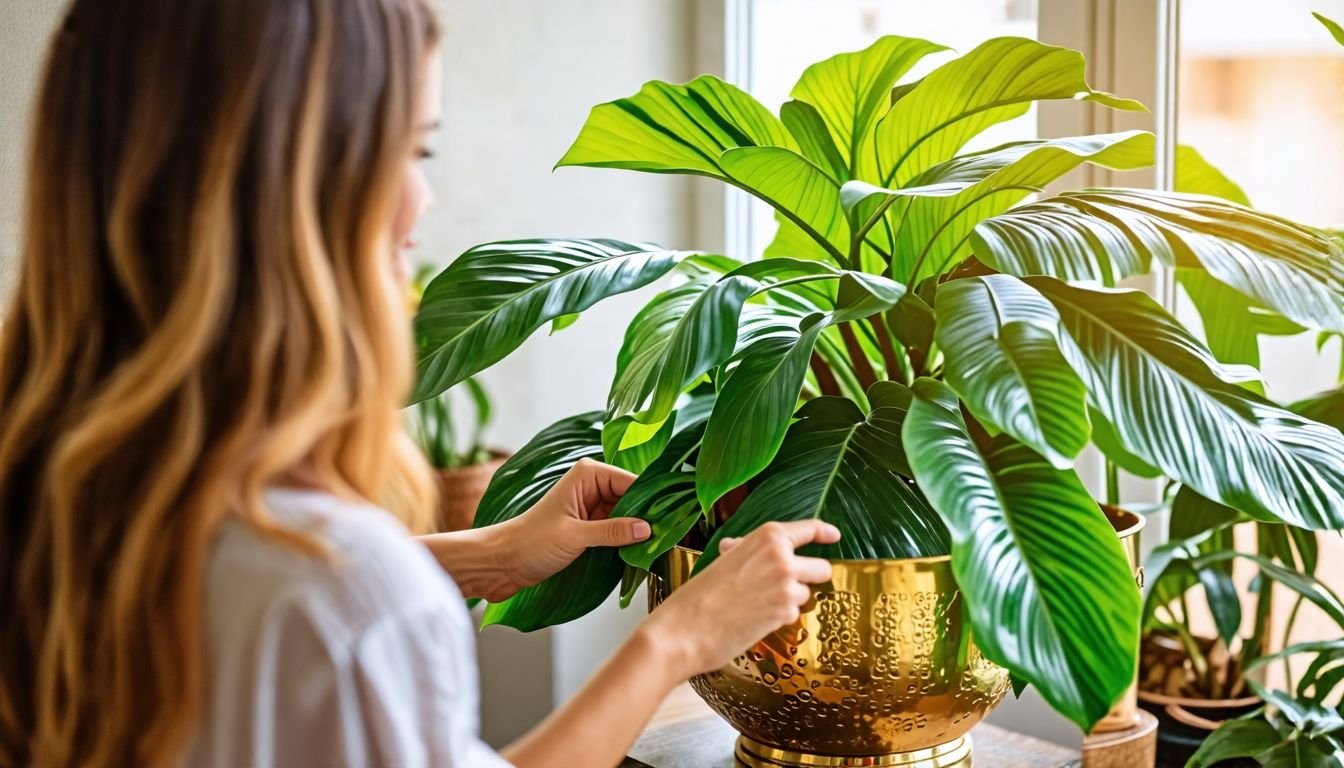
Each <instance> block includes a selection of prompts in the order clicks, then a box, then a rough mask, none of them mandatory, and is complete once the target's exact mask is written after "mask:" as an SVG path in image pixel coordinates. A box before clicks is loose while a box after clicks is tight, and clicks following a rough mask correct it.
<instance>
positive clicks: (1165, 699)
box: [1139, 688, 1260, 709]
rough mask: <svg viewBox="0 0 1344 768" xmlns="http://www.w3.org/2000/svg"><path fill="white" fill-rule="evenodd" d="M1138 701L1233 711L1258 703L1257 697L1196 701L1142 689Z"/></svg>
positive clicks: (1188, 697) (1196, 699)
mask: <svg viewBox="0 0 1344 768" xmlns="http://www.w3.org/2000/svg"><path fill="white" fill-rule="evenodd" d="M1139 699H1140V700H1141V701H1146V702H1148V703H1150V704H1175V705H1177V706H1181V707H1195V708H1198V709H1235V708H1238V707H1246V706H1250V705H1253V704H1259V703H1260V697H1259V696H1242V697H1241V698H1239V699H1198V698H1194V697H1191V696H1168V695H1166V694H1165V693H1153V692H1152V691H1145V690H1143V689H1142V688H1140V689H1139Z"/></svg>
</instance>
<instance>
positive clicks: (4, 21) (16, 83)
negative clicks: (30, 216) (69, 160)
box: [0, 0, 65, 307]
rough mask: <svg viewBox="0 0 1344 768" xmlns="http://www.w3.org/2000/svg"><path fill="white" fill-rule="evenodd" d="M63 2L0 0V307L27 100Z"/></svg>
mask: <svg viewBox="0 0 1344 768" xmlns="http://www.w3.org/2000/svg"><path fill="white" fill-rule="evenodd" d="M64 5H65V3H64V2H60V1H58V0H0V307H3V306H4V304H5V297H6V296H8V295H9V290H10V286H11V285H12V284H13V280H14V277H15V274H14V269H15V263H16V262H17V260H18V249H19V232H20V218H21V216H22V205H21V200H22V199H23V196H22V191H21V182H22V179H23V169H24V165H25V160H24V157H25V154H26V139H27V136H28V116H29V112H30V111H31V110H30V109H29V105H30V104H31V101H32V99H33V90H34V87H35V85H36V81H37V75H38V70H39V69H40V67H41V64H42V56H43V54H44V52H45V50H46V43H47V38H48V37H49V36H50V34H51V30H52V29H54V28H55V26H56V22H57V20H58V17H59V15H60V11H61V9H62V8H63V7H64Z"/></svg>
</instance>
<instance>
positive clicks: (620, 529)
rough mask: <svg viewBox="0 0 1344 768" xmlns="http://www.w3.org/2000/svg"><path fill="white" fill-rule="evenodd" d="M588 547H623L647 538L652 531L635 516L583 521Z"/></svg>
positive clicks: (645, 522)
mask: <svg viewBox="0 0 1344 768" xmlns="http://www.w3.org/2000/svg"><path fill="white" fill-rule="evenodd" d="M583 528H584V531H585V533H587V542H586V544H587V545H588V546H590V547H624V546H625V545H627V544H637V543H639V542H641V541H644V540H645V539H647V538H649V535H650V534H651V533H652V532H653V531H652V530H651V529H650V528H649V524H648V522H647V521H645V520H640V519H639V518H637V517H613V518H609V519H607V520H593V521H591V522H585V523H583Z"/></svg>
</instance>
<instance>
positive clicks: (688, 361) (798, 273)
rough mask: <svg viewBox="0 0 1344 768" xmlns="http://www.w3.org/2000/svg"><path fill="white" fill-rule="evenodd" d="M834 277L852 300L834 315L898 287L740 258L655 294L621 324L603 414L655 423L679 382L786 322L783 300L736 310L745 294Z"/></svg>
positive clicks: (893, 293) (885, 303)
mask: <svg viewBox="0 0 1344 768" xmlns="http://www.w3.org/2000/svg"><path fill="white" fill-rule="evenodd" d="M842 279H848V280H850V281H851V282H852V283H853V284H854V285H855V287H856V289H857V294H856V295H857V296H858V299H857V300H856V301H855V302H854V304H853V306H846V307H842V308H840V309H838V310H836V314H835V317H836V318H837V319H841V320H847V319H854V318H857V317H863V316H866V315H867V314H871V313H874V312H880V311H883V310H885V309H887V308H889V307H890V306H892V305H893V304H895V302H896V301H897V300H898V299H899V298H900V295H901V292H902V288H901V286H900V285H898V284H895V283H893V282H892V281H890V280H887V279H885V278H882V277H881V276H878V275H864V274H861V273H853V272H848V271H845V270H840V269H836V268H835V267H832V266H830V265H828V264H824V263H821V262H816V261H805V260H800V259H783V258H776V259H765V260H762V261H756V262H751V263H748V264H745V265H742V266H740V267H738V268H736V269H734V270H732V271H730V272H728V273H727V274H725V275H723V276H722V277H719V278H717V279H714V278H713V276H712V275H705V276H701V277H699V278H697V279H695V280H693V281H692V282H690V283H687V284H686V285H683V286H678V287H677V288H674V289H672V290H671V291H668V292H667V293H665V294H663V295H661V296H659V297H657V298H655V299H654V300H653V301H652V302H650V303H649V304H648V305H647V306H645V307H644V309H643V310H641V311H640V312H639V314H637V315H636V316H635V319H634V321H633V322H632V323H631V324H630V327H629V328H628V329H627V330H626V334H625V341H624V343H623V344H622V346H621V351H620V354H619V355H618V357H617V362H616V378H615V381H613V382H612V386H611V392H610V395H609V397H608V400H607V415H608V418H611V419H616V418H618V417H620V416H623V415H626V414H630V413H634V414H635V418H636V419H637V420H639V421H640V422H643V423H646V424H654V423H658V422H660V421H662V420H663V419H664V418H666V417H667V414H669V413H671V411H672V407H673V405H674V404H675V403H676V399H677V397H678V396H680V394H681V393H682V392H683V391H684V390H685V389H686V387H688V386H690V385H691V384H693V383H694V382H695V381H696V380H697V379H699V378H700V377H701V376H703V375H704V374H705V373H707V372H708V371H710V370H711V369H712V368H715V367H716V366H718V365H720V364H722V363H725V362H727V361H728V359H729V358H730V357H731V356H732V355H733V354H734V352H735V351H736V350H738V349H740V348H741V343H742V341H744V339H747V338H755V337H757V336H759V335H771V334H775V333H779V332H785V331H786V330H787V328H785V327H784V326H782V325H781V324H780V323H779V320H780V318H781V316H782V315H784V314H786V310H785V309H784V308H780V307H774V306H771V307H768V308H767V309H766V311H765V312H760V313H756V314H755V315H754V316H753V315H749V314H748V313H746V312H744V307H745V306H746V304H747V301H748V299H750V298H751V297H753V296H755V295H757V294H760V293H764V292H767V291H771V290H789V291H793V289H795V288H798V287H799V286H798V285H796V284H794V285H786V284H787V283H788V282H789V281H790V280H813V281H831V282H834V281H839V280H842ZM794 295H795V297H802V296H803V295H804V294H801V293H795V294H794ZM762 306H764V305H762ZM803 316H805V314H804V315H803ZM798 319H801V317H799V318H798ZM744 320H745V322H744ZM795 327H796V324H795Z"/></svg>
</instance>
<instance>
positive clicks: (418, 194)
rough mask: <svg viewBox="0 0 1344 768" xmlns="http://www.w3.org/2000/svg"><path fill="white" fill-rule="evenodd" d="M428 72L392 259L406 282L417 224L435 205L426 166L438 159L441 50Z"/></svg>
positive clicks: (403, 185)
mask: <svg viewBox="0 0 1344 768" xmlns="http://www.w3.org/2000/svg"><path fill="white" fill-rule="evenodd" d="M425 69H426V71H425V76H424V77H423V78H422V79H421V83H422V84H423V85H422V89H421V92H420V94H419V96H418V98H417V99H416V107H415V137H414V139H413V140H412V142H411V152H410V153H409V154H407V156H406V158H405V161H404V163H405V166H404V171H403V173H402V178H401V191H400V199H399V201H398V203H397V213H396V217H395V218H394V219H393V222H392V258H393V262H394V268H395V269H396V270H397V272H398V274H399V277H400V278H401V279H402V281H403V282H405V281H407V280H409V279H410V276H411V274H412V273H413V270H412V268H411V265H410V252H411V251H412V250H414V249H415V225H416V223H417V222H419V221H420V217H421V216H423V215H424V214H425V211H427V210H429V207H430V206H432V205H433V204H434V192H433V190H432V189H430V186H429V179H428V178H427V177H426V176H425V167H424V163H425V161H426V160H428V159H429V158H431V157H433V156H434V152H433V150H432V149H431V148H430V140H431V139H432V138H433V137H434V133H435V131H436V130H437V129H438V127H439V123H440V121H441V110H442V97H441V96H440V91H441V84H442V82H443V64H442V61H441V58H440V56H439V52H438V50H437V49H436V50H434V51H432V52H431V53H430V55H429V57H428V58H427V60H426V62H425Z"/></svg>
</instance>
